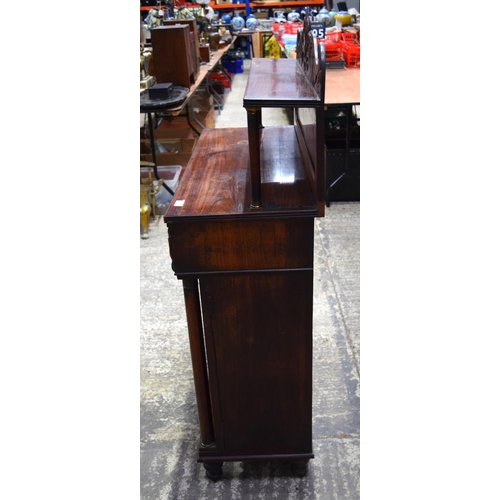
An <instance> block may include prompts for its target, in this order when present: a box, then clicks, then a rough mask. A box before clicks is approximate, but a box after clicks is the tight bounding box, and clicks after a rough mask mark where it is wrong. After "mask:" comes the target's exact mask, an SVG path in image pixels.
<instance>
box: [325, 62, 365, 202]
mask: <svg viewBox="0 0 500 500" xmlns="http://www.w3.org/2000/svg"><path fill="white" fill-rule="evenodd" d="M359 103H360V69H359V68H343V69H330V70H328V69H327V71H326V76H325V106H326V113H325V115H326V125H325V137H326V147H327V150H326V193H325V200H326V204H327V206H329V205H330V201H359V199H360V134H359V131H360V129H359V126H358V124H357V123H355V122H356V120H354V119H353V109H354V106H357V105H359Z"/></svg>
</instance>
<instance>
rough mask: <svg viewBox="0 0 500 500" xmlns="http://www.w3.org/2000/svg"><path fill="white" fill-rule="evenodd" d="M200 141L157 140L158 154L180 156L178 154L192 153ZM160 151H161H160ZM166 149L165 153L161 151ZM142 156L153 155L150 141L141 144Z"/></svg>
mask: <svg viewBox="0 0 500 500" xmlns="http://www.w3.org/2000/svg"><path fill="white" fill-rule="evenodd" d="M197 141H198V139H158V140H156V136H155V144H156V154H157V155H159V154H165V153H171V154H178V153H192V152H193V151H194V148H195V146H196V142H197ZM158 149H160V151H159V150H158ZM161 149H164V150H165V151H161ZM140 154H151V146H150V143H149V141H146V140H142V141H141V143H140Z"/></svg>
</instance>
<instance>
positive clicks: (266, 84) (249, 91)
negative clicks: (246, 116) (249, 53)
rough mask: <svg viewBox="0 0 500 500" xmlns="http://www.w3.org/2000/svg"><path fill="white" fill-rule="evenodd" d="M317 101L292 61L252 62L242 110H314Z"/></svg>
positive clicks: (299, 68)
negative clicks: (270, 107) (254, 107)
mask: <svg viewBox="0 0 500 500" xmlns="http://www.w3.org/2000/svg"><path fill="white" fill-rule="evenodd" d="M319 103H320V100H319V97H318V95H317V94H316V92H315V91H314V89H313V87H312V85H311V83H310V82H309V80H308V79H307V78H306V76H305V74H304V72H303V70H302V68H301V67H300V65H299V64H297V61H296V59H273V58H253V59H252V66H251V67H250V72H249V75H248V82H247V87H246V90H245V95H244V96H243V105H244V106H252V105H254V106H259V105H260V106H272V105H276V106H279V107H296V106H307V105H310V106H315V105H318V104H319Z"/></svg>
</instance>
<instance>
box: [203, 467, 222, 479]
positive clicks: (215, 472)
mask: <svg viewBox="0 0 500 500" xmlns="http://www.w3.org/2000/svg"><path fill="white" fill-rule="evenodd" d="M203 467H205V475H206V476H207V478H208V479H210V480H211V481H218V480H219V479H220V478H221V477H222V462H210V463H207V462H205V463H204V464H203Z"/></svg>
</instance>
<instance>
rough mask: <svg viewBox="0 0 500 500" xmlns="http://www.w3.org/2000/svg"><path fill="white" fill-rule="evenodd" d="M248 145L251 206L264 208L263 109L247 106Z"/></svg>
mask: <svg viewBox="0 0 500 500" xmlns="http://www.w3.org/2000/svg"><path fill="white" fill-rule="evenodd" d="M247 124H248V147H249V154H250V182H251V184H252V186H251V188H252V201H251V203H250V208H252V209H260V208H262V195H261V188H260V134H261V129H262V109H261V108H247Z"/></svg>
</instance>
